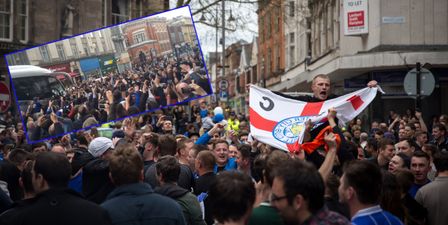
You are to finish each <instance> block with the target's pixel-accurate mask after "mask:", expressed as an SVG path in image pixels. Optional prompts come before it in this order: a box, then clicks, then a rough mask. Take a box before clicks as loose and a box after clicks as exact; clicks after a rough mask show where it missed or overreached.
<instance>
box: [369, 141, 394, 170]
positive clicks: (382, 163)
mask: <svg viewBox="0 0 448 225" xmlns="http://www.w3.org/2000/svg"><path fill="white" fill-rule="evenodd" d="M378 149H379V151H378V156H377V157H376V158H372V159H370V160H369V161H370V162H372V163H373V164H375V165H378V166H379V167H380V168H381V169H384V170H387V169H388V167H389V162H390V160H391V159H392V157H393V156H394V151H395V146H394V142H393V141H392V140H390V139H388V138H383V139H382V140H381V141H380V142H378Z"/></svg>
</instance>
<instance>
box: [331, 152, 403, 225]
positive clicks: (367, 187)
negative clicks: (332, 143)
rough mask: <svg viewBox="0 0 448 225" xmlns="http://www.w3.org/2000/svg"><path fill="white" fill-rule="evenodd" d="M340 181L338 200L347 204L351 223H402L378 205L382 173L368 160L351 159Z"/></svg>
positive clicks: (397, 224) (361, 224)
mask: <svg viewBox="0 0 448 225" xmlns="http://www.w3.org/2000/svg"><path fill="white" fill-rule="evenodd" d="M340 181H341V185H340V186H339V190H338V192H339V201H341V202H343V203H347V204H348V207H349V209H350V216H351V218H352V224H357V225H374V224H390V225H399V224H400V225H402V224H403V223H402V222H401V221H400V220H399V219H398V218H397V217H396V216H394V215H392V214H391V213H389V212H387V211H384V210H383V209H381V207H380V205H379V203H380V196H381V188H382V175H381V171H380V169H379V168H378V167H377V166H375V164H373V163H371V162H368V161H352V162H351V163H349V164H347V166H346V167H345V169H344V174H343V175H342V177H341V179H340Z"/></svg>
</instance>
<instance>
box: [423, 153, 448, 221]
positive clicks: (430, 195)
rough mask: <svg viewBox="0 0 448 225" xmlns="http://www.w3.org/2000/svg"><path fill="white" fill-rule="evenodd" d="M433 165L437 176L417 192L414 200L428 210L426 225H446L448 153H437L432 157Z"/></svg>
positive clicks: (447, 218) (447, 215)
mask: <svg viewBox="0 0 448 225" xmlns="http://www.w3.org/2000/svg"><path fill="white" fill-rule="evenodd" d="M434 164H435V166H436V169H437V172H438V176H437V177H436V179H435V180H434V181H433V182H431V183H430V184H428V185H425V186H424V187H422V188H421V189H420V190H418V192H417V195H416V196H415V200H417V202H419V203H420V204H421V205H422V206H423V207H425V208H426V209H428V224H430V225H445V224H448V214H447V213H446V209H447V208H448V195H447V194H446V190H448V152H439V153H436V154H435V155H434Z"/></svg>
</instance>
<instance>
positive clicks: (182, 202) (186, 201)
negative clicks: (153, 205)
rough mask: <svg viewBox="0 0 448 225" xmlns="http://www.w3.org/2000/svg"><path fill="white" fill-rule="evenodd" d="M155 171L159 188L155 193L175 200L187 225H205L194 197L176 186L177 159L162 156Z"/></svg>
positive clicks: (178, 167)
mask: <svg viewBox="0 0 448 225" xmlns="http://www.w3.org/2000/svg"><path fill="white" fill-rule="evenodd" d="M156 169H157V179H159V183H160V187H157V188H156V189H155V192H156V193H159V194H161V195H165V196H167V197H170V198H172V199H174V200H176V202H177V203H178V204H179V206H180V207H181V208H182V211H183V214H184V218H185V222H186V223H187V224H189V225H205V222H204V220H203V219H202V212H201V207H200V205H199V202H198V200H197V199H196V196H195V195H193V194H192V193H191V192H190V191H189V190H186V189H184V188H182V187H179V186H177V180H178V179H179V174H180V163H179V162H178V161H177V159H176V158H175V157H174V156H170V155H167V156H163V157H162V158H160V159H159V160H158V161H157V164H156Z"/></svg>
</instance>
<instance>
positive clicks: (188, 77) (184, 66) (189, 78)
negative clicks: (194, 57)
mask: <svg viewBox="0 0 448 225" xmlns="http://www.w3.org/2000/svg"><path fill="white" fill-rule="evenodd" d="M180 68H181V72H182V73H183V74H185V77H184V78H183V79H182V81H183V82H185V83H188V84H191V83H192V82H194V83H195V84H197V85H199V86H200V87H201V88H202V89H203V90H204V91H205V92H206V93H210V91H211V90H210V84H209V81H208V79H207V77H206V76H203V75H201V74H199V73H197V72H195V71H194V68H193V63H191V62H190V61H182V62H181V63H180Z"/></svg>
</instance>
